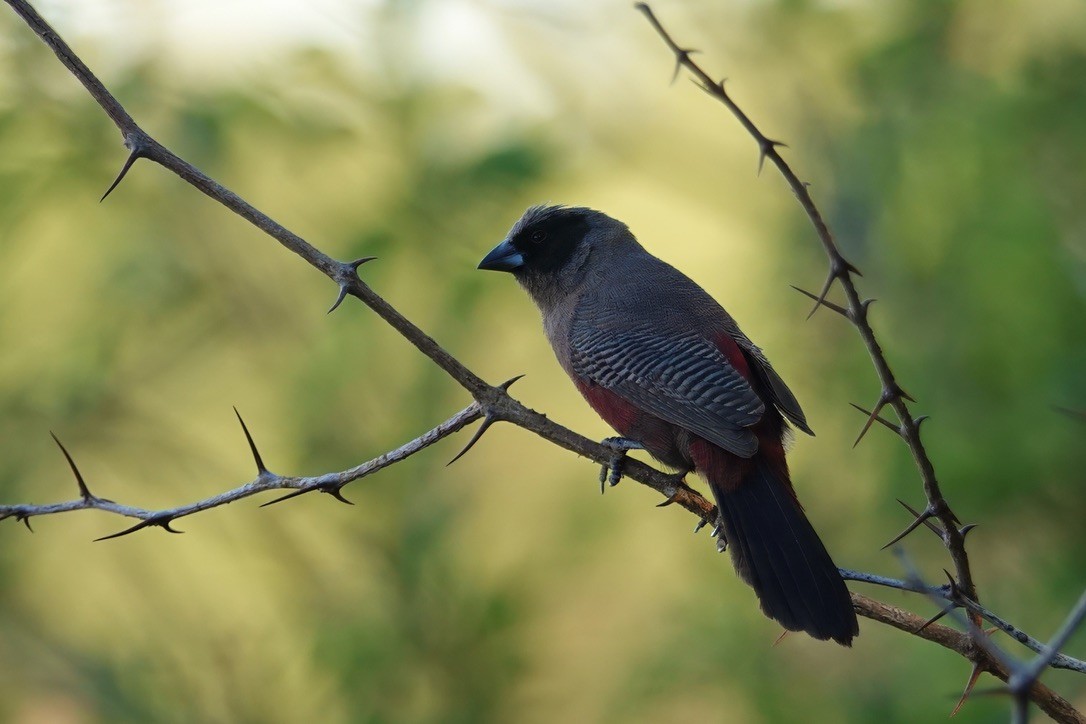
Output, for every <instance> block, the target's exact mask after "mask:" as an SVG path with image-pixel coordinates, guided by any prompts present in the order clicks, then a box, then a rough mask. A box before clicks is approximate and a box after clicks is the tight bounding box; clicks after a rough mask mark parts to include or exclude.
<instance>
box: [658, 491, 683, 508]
mask: <svg viewBox="0 0 1086 724" xmlns="http://www.w3.org/2000/svg"><path fill="white" fill-rule="evenodd" d="M678 497H679V493H678V491H676V492H675V494H674V495H672V496H670V497H668V498H667V500H665V501H664V502H662V503H657V504H656V507H657V508H666V507H667V506H669V505H671V504H673V503H674V502H675V501H676V500H677V499H678Z"/></svg>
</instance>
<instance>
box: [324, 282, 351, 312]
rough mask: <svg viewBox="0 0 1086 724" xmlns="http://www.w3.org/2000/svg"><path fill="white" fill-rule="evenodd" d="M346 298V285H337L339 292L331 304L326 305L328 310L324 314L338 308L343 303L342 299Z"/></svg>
mask: <svg viewBox="0 0 1086 724" xmlns="http://www.w3.org/2000/svg"><path fill="white" fill-rule="evenodd" d="M346 298H347V285H346V284H340V285H339V294H337V295H336V301H334V302H332V306H330V307H328V311H327V312H325V314H331V313H332V312H334V311H336V310H337V309H339V305H340V304H343V300H344V299H346Z"/></svg>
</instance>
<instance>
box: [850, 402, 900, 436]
mask: <svg viewBox="0 0 1086 724" xmlns="http://www.w3.org/2000/svg"><path fill="white" fill-rule="evenodd" d="M885 405H886V402H885V401H884V400H881V399H880V400H879V404H877V405H875V409H874V410H872V411H871V413H870V417H868V418H867V422H865V423H864V426H863V429H862V430H860V434H859V435H857V436H856V442H854V443H852V447H856V446H857V445H859V444H860V441H861V440H863V439H864V435H866V434H867V431H868V430H870V429H871V426H872V425H873V424H874V423H875V420H879V421H880V422H883V424H887V423H886V422H885V421H883V420H881V418H879V412H880V411H881V410H882V408H883V407H884V406H885ZM890 429H891V430H894V431H897V427H896V426H893V425H891V426H890Z"/></svg>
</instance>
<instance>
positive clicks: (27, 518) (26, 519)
mask: <svg viewBox="0 0 1086 724" xmlns="http://www.w3.org/2000/svg"><path fill="white" fill-rule="evenodd" d="M16 520H21V521H22V522H23V525H25V526H26V529H27V530H28V531H30V532H31V533H33V532H34V529H33V528H31V527H30V516H29V515H20V516H16Z"/></svg>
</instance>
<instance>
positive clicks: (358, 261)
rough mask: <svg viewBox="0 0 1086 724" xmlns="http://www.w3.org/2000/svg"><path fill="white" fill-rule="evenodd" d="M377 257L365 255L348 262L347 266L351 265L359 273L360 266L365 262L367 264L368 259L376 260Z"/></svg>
mask: <svg viewBox="0 0 1086 724" xmlns="http://www.w3.org/2000/svg"><path fill="white" fill-rule="evenodd" d="M376 259H377V257H375V256H364V257H361V258H359V259H355V260H354V261H349V262H347V266H349V267H350V268H351V269H353V270H354V272H355V274H357V273H358V267H360V266H362V265H363V264H365V263H366V262H368V261H374V260H376Z"/></svg>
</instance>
